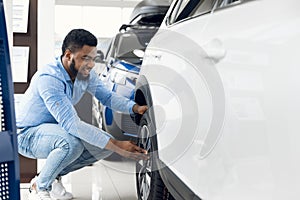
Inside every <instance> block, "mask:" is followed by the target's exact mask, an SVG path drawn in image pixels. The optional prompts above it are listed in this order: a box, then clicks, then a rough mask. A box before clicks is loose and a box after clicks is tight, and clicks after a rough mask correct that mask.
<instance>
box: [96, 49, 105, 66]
mask: <svg viewBox="0 0 300 200" xmlns="http://www.w3.org/2000/svg"><path fill="white" fill-rule="evenodd" d="M95 62H96V63H105V59H104V53H103V52H102V51H101V50H97V57H96V59H95Z"/></svg>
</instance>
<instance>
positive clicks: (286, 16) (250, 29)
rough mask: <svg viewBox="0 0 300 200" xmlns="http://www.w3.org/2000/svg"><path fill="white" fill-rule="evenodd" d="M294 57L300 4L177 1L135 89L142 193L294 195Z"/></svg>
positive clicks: (215, 198) (298, 157) (299, 48)
mask: <svg viewBox="0 0 300 200" xmlns="http://www.w3.org/2000/svg"><path fill="white" fill-rule="evenodd" d="M299 53H300V1H299V0H286V1H282V0H174V1H173V2H172V5H171V7H170V9H169V11H168V13H167V15H166V17H165V19H164V21H163V23H162V25H161V27H160V30H159V31H158V32H157V34H156V35H155V36H154V37H153V38H152V40H151V42H150V44H149V45H148V47H147V49H146V52H145V56H144V61H143V64H142V68H141V71H140V78H139V79H138V81H137V86H136V93H135V100H136V101H137V102H138V103H139V104H142V105H148V107H149V110H148V111H147V112H146V114H144V115H143V116H141V117H140V118H139V119H138V120H137V123H139V124H140V129H139V136H140V139H139V141H138V144H139V145H140V146H141V147H144V148H146V149H147V150H148V151H149V152H150V153H151V159H150V160H149V161H140V162H139V163H137V168H136V169H137V176H136V178H137V191H138V197H139V199H173V198H175V199H184V200H189V199H204V200H248V199H249V200H283V199H285V200H296V199H300V78H299V77H300V59H299Z"/></svg>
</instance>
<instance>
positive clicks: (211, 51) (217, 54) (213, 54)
mask: <svg viewBox="0 0 300 200" xmlns="http://www.w3.org/2000/svg"><path fill="white" fill-rule="evenodd" d="M203 48H204V51H205V52H206V57H207V58H209V59H212V60H213V61H214V62H215V63H217V62H219V61H220V60H222V59H223V58H224V57H225V55H226V50H225V48H224V46H223V44H222V42H221V40H219V39H216V38H215V39H212V40H210V41H209V42H208V43H206V44H204V46H203Z"/></svg>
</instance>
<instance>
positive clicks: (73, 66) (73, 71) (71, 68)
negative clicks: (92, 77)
mask: <svg viewBox="0 0 300 200" xmlns="http://www.w3.org/2000/svg"><path fill="white" fill-rule="evenodd" d="M70 70H71V72H72V74H73V76H77V74H78V70H77V69H75V61H74V59H72V62H71V65H70Z"/></svg>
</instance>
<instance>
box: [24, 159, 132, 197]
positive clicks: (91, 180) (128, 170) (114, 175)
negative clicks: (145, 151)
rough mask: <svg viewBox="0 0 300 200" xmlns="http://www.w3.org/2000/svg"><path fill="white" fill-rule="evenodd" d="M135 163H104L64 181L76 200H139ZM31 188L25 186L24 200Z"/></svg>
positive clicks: (77, 172)
mask: <svg viewBox="0 0 300 200" xmlns="http://www.w3.org/2000/svg"><path fill="white" fill-rule="evenodd" d="M134 169H135V162H133V161H130V160H125V159H117V160H116V159H115V160H112V161H108V160H102V161H99V162H97V163H95V164H94V165H93V166H88V167H85V168H83V169H80V170H78V171H76V172H72V173H70V174H68V175H67V176H65V177H63V179H62V181H63V183H64V186H65V187H66V188H67V191H69V192H72V193H73V195H74V199H76V200H135V199H137V197H136V186H135V174H134ZM28 187H29V184H21V200H27V195H28Z"/></svg>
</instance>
